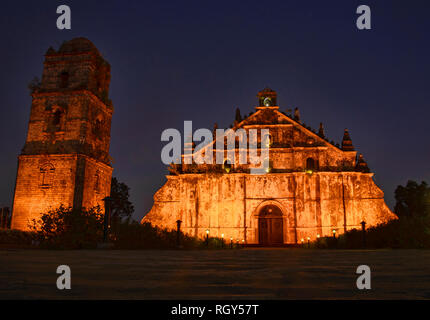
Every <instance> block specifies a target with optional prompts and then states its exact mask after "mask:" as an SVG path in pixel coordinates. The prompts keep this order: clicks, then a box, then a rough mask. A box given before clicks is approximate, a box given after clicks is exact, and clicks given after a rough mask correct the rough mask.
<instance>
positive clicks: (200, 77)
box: [0, 0, 430, 218]
mask: <svg viewBox="0 0 430 320" xmlns="http://www.w3.org/2000/svg"><path fill="white" fill-rule="evenodd" d="M60 4H67V5H69V6H70V7H71V10H72V30H70V31H67V30H64V31H60V30H57V28H56V19H57V16H58V15H57V14H56V8H57V6H58V5H60ZM360 4H367V5H369V6H370V8H371V10H372V30H369V31H359V30H358V29H357V28H356V26H355V21H356V18H357V16H358V15H357V14H356V13H355V11H356V8H357V6H358V5H360ZM429 9H430V2H428V1H345V0H342V1H286V0H284V1H225V2H224V1H198V2H189V1H177V0H175V1H88V0H87V1H64V2H63V1H60V2H58V1H7V2H6V1H4V2H2V9H1V13H0V14H1V19H0V35H1V38H2V50H0V59H1V61H2V72H1V73H0V93H1V95H0V105H1V107H0V119H1V126H0V136H1V140H0V150H1V157H0V179H1V180H0V206H11V203H12V197H13V187H14V183H15V175H16V165H17V156H18V154H19V153H20V151H21V148H22V147H23V145H24V141H25V135H26V130H27V122H28V119H29V115H30V106H31V97H30V95H29V91H28V89H27V84H28V83H29V82H30V80H31V79H32V78H33V77H34V76H38V77H39V78H40V77H41V73H42V67H43V59H44V57H43V55H44V54H45V52H46V50H47V48H48V47H49V46H53V47H55V48H56V49H57V48H58V47H59V45H60V44H61V43H62V41H63V40H69V39H72V38H74V37H78V36H83V37H87V38H88V39H90V40H91V41H92V42H93V43H94V44H95V45H96V46H97V47H98V48H99V50H100V52H101V53H102V54H103V56H104V57H105V58H106V59H107V60H108V61H109V62H110V64H111V67H112V81H111V90H110V97H111V99H112V100H113V103H114V108H115V113H114V116H113V123H112V140H111V155H112V157H113V158H114V161H115V162H114V175H115V176H117V177H118V178H119V179H120V180H121V181H124V182H126V183H127V184H128V185H129V186H130V187H131V198H132V201H133V202H134V203H135V207H136V213H135V217H136V218H140V217H142V216H143V215H144V214H145V213H146V212H147V211H148V210H149V209H150V207H151V205H152V196H153V194H154V192H155V191H156V190H157V189H158V188H159V187H160V186H162V184H163V183H164V181H165V177H164V174H165V173H166V170H165V166H164V165H163V164H162V163H161V160H160V151H161V148H162V146H163V144H162V143H161V142H160V135H161V132H162V131H163V130H164V129H166V128H171V127H172V128H178V129H180V130H181V131H182V127H183V121H184V120H192V121H193V124H194V126H195V128H199V127H206V128H212V127H213V123H214V122H218V124H219V125H220V127H227V126H229V125H230V124H231V123H232V122H233V119H234V112H235V109H236V107H239V108H240V109H241V111H242V114H245V113H246V114H248V113H249V112H251V111H253V110H254V106H255V105H256V102H257V100H256V97H255V95H256V93H257V91H259V90H260V89H262V88H264V87H265V86H270V87H272V88H273V89H275V90H276V91H278V96H279V98H278V103H279V105H280V108H281V110H286V109H288V108H294V107H299V109H300V112H301V117H302V121H304V122H305V123H306V124H307V125H311V126H312V127H314V128H318V125H319V122H323V123H324V125H325V128H326V134H327V135H328V137H329V139H333V140H335V141H336V142H340V140H341V138H342V134H343V129H344V128H348V129H349V130H350V134H351V138H352V141H353V143H354V146H355V147H356V149H357V150H358V151H359V152H361V153H363V154H364V157H365V158H366V160H367V162H368V164H369V166H370V168H371V170H372V171H373V172H375V173H376V174H375V181H376V182H377V184H378V185H379V186H380V187H382V188H383V190H384V192H385V198H386V201H387V203H388V205H389V206H390V207H391V208H392V207H393V206H394V189H395V188H396V186H397V185H399V184H405V183H406V181H407V180H408V179H413V180H418V181H421V180H426V181H430V147H429V145H430V142H429V133H428V130H429V118H430V105H429V101H430V90H429V74H430V62H429V59H430V44H429V32H430V19H429V12H430V10H429Z"/></svg>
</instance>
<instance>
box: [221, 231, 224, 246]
mask: <svg viewBox="0 0 430 320" xmlns="http://www.w3.org/2000/svg"><path fill="white" fill-rule="evenodd" d="M221 248H224V233H221Z"/></svg>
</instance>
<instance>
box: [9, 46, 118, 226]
mask: <svg viewBox="0 0 430 320" xmlns="http://www.w3.org/2000/svg"><path fill="white" fill-rule="evenodd" d="M109 83H110V65H109V64H108V63H107V62H106V61H105V60H104V59H103V58H102V56H101V55H100V53H99V52H98V50H97V49H96V47H95V46H94V45H93V44H92V43H91V42H90V41H89V40H87V39H84V38H76V39H73V40H71V41H67V42H64V43H63V45H62V46H61V47H60V48H59V50H58V51H56V50H54V49H53V48H49V49H48V51H47V53H46V55H45V62H44V69H43V75H42V80H41V82H40V83H36V84H34V85H33V88H32V90H33V92H32V98H33V99H32V105H31V114H30V121H29V125H28V133H27V139H26V142H25V145H24V147H23V149H22V152H21V155H20V156H19V157H18V171H17V179H16V186H15V194H14V202H13V214H12V228H13V229H22V230H25V229H28V225H29V223H31V221H32V220H33V219H38V218H39V217H40V215H41V213H45V212H47V210H49V209H53V208H57V207H59V206H60V205H61V204H62V205H64V206H66V207H67V206H73V207H75V208H81V207H87V208H89V207H93V206H96V205H100V206H101V207H102V208H103V201H102V199H103V198H105V197H106V196H108V195H109V194H110V185H111V176H112V167H111V164H110V163H111V161H110V157H109V145H110V127H111V118H112V113H113V107H112V103H111V101H110V100H109V99H108V92H109Z"/></svg>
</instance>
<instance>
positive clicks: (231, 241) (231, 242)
mask: <svg viewBox="0 0 430 320" xmlns="http://www.w3.org/2000/svg"><path fill="white" fill-rule="evenodd" d="M230 249H233V237H230Z"/></svg>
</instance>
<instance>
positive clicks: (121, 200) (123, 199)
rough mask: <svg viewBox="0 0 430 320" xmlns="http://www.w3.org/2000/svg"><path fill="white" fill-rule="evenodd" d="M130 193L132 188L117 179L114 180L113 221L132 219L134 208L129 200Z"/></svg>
mask: <svg viewBox="0 0 430 320" xmlns="http://www.w3.org/2000/svg"><path fill="white" fill-rule="evenodd" d="M129 191H130V188H129V187H128V186H127V185H126V184H125V183H123V182H119V181H118V179H117V178H115V177H113V178H112V182H111V190H110V196H111V198H112V203H111V217H112V219H113V220H118V219H122V218H131V215H132V214H133V212H134V206H133V204H132V203H131V202H130V201H129V200H128V197H129Z"/></svg>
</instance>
